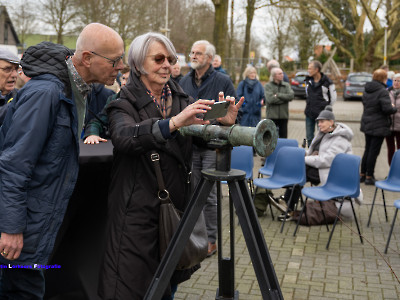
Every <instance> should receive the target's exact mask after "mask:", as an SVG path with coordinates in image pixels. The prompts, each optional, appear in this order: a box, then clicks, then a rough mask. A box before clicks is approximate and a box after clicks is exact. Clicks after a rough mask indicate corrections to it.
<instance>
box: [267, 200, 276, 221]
mask: <svg viewBox="0 0 400 300" xmlns="http://www.w3.org/2000/svg"><path fill="white" fill-rule="evenodd" d="M267 205H268V206H269V211H270V212H271V217H272V221H275V217H274V212H273V211H272V205H271V203H269V202H268V204H267ZM265 211H267V210H265Z"/></svg>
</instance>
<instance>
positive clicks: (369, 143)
mask: <svg viewBox="0 0 400 300" xmlns="http://www.w3.org/2000/svg"><path fill="white" fill-rule="evenodd" d="M383 140H384V137H383V136H373V135H369V134H365V150H364V155H363V158H362V161H361V173H362V174H365V175H366V176H374V171H375V164H376V159H377V158H378V155H379V152H380V151H381V146H382V143H383Z"/></svg>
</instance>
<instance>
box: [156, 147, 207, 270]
mask: <svg viewBox="0 0 400 300" xmlns="http://www.w3.org/2000/svg"><path fill="white" fill-rule="evenodd" d="M151 160H152V161H153V163H154V169H155V172H156V177H157V183H158V188H159V191H158V198H159V199H160V217H159V248H160V258H161V257H163V255H164V253H165V251H166V250H167V247H168V245H169V243H170V241H171V239H172V236H173V235H174V233H175V231H176V229H177V228H178V225H179V222H180V221H181V215H182V212H181V211H179V210H177V209H176V208H175V206H174V204H173V203H172V201H171V199H170V197H169V192H168V191H167V189H166V188H165V184H164V179H163V176H162V172H161V166H160V155H159V154H158V153H156V152H155V151H152V152H151ZM207 251H208V236H207V229H206V223H205V219H204V215H203V212H201V214H200V216H199V218H198V220H197V222H196V225H195V227H194V229H193V232H192V234H191V235H190V238H189V241H188V242H187V244H186V246H185V249H184V250H183V253H182V256H181V258H180V260H179V262H178V265H177V266H176V269H177V270H185V269H189V268H191V267H194V266H195V265H197V264H199V263H200V262H202V261H203V260H204V259H205V258H206V257H207Z"/></svg>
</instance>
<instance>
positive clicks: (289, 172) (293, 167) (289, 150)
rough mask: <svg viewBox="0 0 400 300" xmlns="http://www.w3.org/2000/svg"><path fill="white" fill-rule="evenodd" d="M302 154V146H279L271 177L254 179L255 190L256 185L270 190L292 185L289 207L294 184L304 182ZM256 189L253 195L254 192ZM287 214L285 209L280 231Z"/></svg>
mask: <svg viewBox="0 0 400 300" xmlns="http://www.w3.org/2000/svg"><path fill="white" fill-rule="evenodd" d="M304 155H305V150H304V149H303V148H296V147H282V148H280V150H279V152H278V155H277V157H276V161H275V166H274V169H273V172H272V175H271V177H269V178H257V179H254V182H253V184H254V186H255V187H256V191H257V188H258V187H260V188H263V189H270V190H274V189H280V188H287V187H292V188H293V189H292V194H291V195H290V198H289V201H288V208H289V207H290V203H291V201H292V196H293V191H294V188H295V187H296V186H303V185H304V184H305V183H306V164H305V162H304ZM256 191H255V193H254V195H255V194H256ZM253 200H254V199H253ZM296 200H297V199H296ZM287 214H288V210H286V214H285V218H284V221H283V222H282V227H281V233H282V231H283V227H284V226H285V221H286V216H287Z"/></svg>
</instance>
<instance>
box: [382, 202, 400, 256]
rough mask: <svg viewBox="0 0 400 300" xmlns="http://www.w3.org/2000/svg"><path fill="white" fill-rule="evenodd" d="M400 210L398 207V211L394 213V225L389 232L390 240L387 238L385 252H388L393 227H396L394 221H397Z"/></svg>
mask: <svg viewBox="0 0 400 300" xmlns="http://www.w3.org/2000/svg"><path fill="white" fill-rule="evenodd" d="M398 211H399V210H398V209H397V208H396V212H395V213H394V217H393V222H392V227H390V232H389V236H388V240H387V243H386V248H385V254H387V250H388V248H389V243H390V238H391V237H392V233H393V227H394V223H395V222H396V218H397V213H398Z"/></svg>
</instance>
